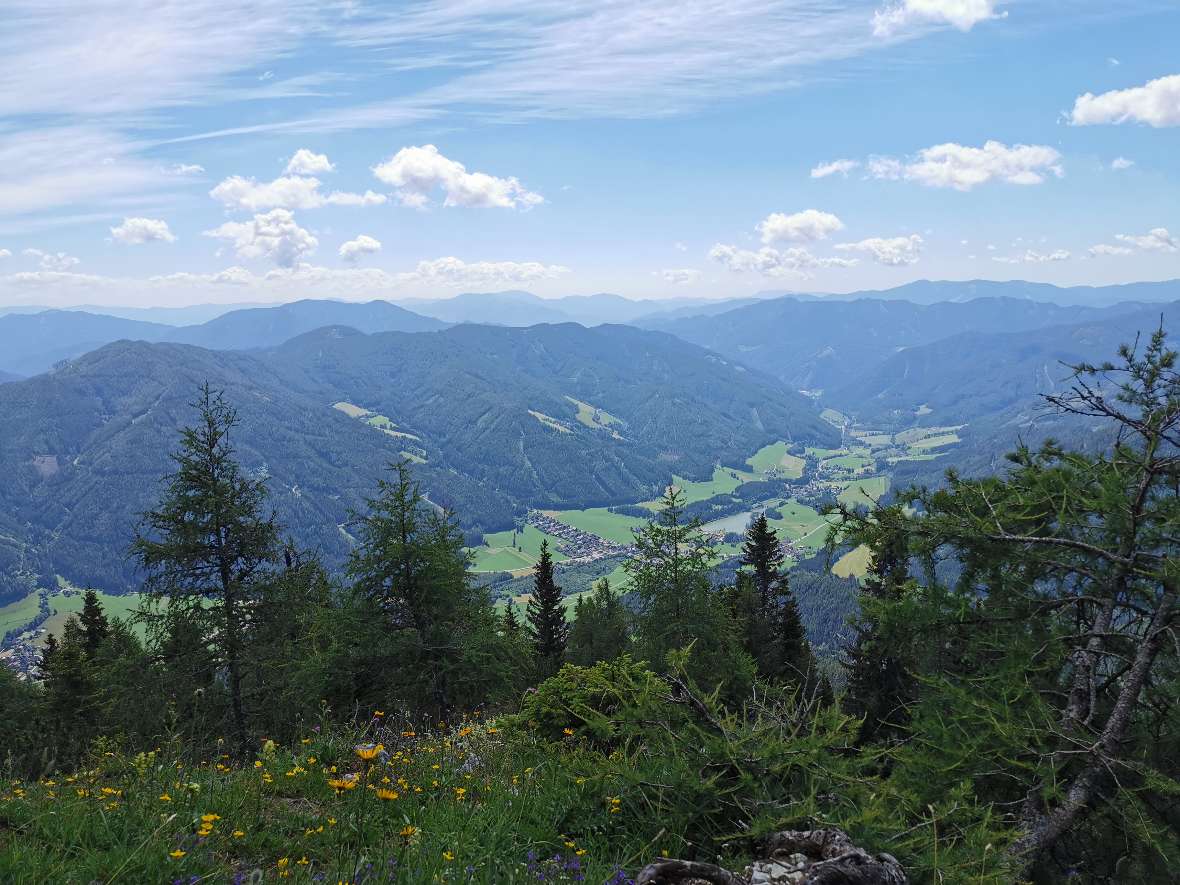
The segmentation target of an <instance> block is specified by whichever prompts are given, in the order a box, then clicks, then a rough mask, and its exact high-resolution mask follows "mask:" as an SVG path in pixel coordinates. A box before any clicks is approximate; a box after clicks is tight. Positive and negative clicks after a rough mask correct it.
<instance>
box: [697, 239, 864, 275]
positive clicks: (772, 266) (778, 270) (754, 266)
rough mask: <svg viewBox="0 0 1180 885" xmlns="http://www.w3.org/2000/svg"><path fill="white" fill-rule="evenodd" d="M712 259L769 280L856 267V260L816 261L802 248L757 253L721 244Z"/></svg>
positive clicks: (711, 252) (763, 249)
mask: <svg viewBox="0 0 1180 885" xmlns="http://www.w3.org/2000/svg"><path fill="white" fill-rule="evenodd" d="M709 257H710V258H711V259H713V260H714V261H716V262H717V263H718V264H721V265H723V266H724V267H726V268H728V269H729V270H731V271H733V272H735V273H750V272H757V273H760V274H763V275H765V276H768V277H785V276H798V277H806V276H808V275H809V274H808V273H807V271H810V270H817V269H820V268H828V267H854V266H855V265H857V264H858V263H859V262H858V261H857V259H855V258H817V257H816V256H815V255H813V254H812V253H811V252H809V251H808V250H807V249H804V248H803V247H801V246H792V247H791V248H790V249H784V250H779V249H773V248H771V247H770V246H763V247H762V248H761V249H759V250H758V251H757V252H753V251H750V250H749V249H741V248H739V247H737V246H728V245H724V244H722V243H718V244H717V245H715V246H714V247H713V248H712V249H710V250H709Z"/></svg>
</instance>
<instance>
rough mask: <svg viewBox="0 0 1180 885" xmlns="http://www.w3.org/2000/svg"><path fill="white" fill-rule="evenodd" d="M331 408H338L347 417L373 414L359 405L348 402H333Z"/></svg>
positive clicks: (362, 416) (361, 416)
mask: <svg viewBox="0 0 1180 885" xmlns="http://www.w3.org/2000/svg"><path fill="white" fill-rule="evenodd" d="M332 408H334V409H339V410H340V411H341V412H343V413H344V414H345V415H347V416H348V417H349V418H364V417H365V416H366V415H371V414H373V413H372V412H370V411H369V410H368V409H365V408H362V407H361V406H356V405H353V404H352V403H348V402H338V403H335V404H333V406H332Z"/></svg>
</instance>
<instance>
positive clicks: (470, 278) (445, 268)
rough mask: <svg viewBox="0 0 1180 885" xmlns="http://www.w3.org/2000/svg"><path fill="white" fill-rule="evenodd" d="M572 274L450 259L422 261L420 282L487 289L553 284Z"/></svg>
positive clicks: (532, 264) (533, 265) (551, 267)
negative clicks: (517, 284)
mask: <svg viewBox="0 0 1180 885" xmlns="http://www.w3.org/2000/svg"><path fill="white" fill-rule="evenodd" d="M567 273H569V268H568V267H562V266H561V265H558V264H541V263H539V262H536V261H474V262H466V261H463V260H462V259H459V258H455V257H454V256H448V257H446V258H436V259H434V260H433V261H419V262H418V266H417V267H416V268H415V270H414V276H415V277H416V278H417V279H420V280H423V281H426V282H432V283H442V284H443V285H448V286H483V285H498V284H502V283H528V282H533V281H535V280H550V279H555V278H557V277H559V276H562V275H564V274H567Z"/></svg>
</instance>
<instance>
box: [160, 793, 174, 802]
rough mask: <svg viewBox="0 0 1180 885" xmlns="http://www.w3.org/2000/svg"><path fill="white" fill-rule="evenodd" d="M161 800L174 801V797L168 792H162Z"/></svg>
mask: <svg viewBox="0 0 1180 885" xmlns="http://www.w3.org/2000/svg"><path fill="white" fill-rule="evenodd" d="M160 801H161V802H171V801H172V797H171V796H169V795H168V794H167V793H161V794H160Z"/></svg>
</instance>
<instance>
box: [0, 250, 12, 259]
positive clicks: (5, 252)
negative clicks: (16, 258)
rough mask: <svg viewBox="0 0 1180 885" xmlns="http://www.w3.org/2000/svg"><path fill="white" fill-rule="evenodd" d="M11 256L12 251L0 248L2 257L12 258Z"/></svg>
mask: <svg viewBox="0 0 1180 885" xmlns="http://www.w3.org/2000/svg"><path fill="white" fill-rule="evenodd" d="M11 257H12V253H11V252H9V251H8V250H7V249H0V258H11Z"/></svg>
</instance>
